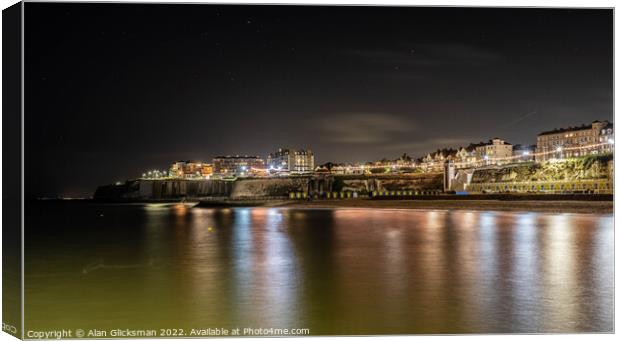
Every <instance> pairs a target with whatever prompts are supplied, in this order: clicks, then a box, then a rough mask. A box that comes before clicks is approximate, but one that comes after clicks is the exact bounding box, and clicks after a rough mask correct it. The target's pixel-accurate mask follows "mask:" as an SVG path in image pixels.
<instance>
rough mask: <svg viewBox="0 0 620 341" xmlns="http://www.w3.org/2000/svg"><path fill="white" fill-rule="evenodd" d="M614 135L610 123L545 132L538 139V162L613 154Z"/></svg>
mask: <svg viewBox="0 0 620 341" xmlns="http://www.w3.org/2000/svg"><path fill="white" fill-rule="evenodd" d="M613 134H614V133H613V124H612V123H609V122H608V121H602V122H601V121H594V122H592V123H591V124H589V125H585V124H582V125H581V126H577V127H567V128H559V129H554V130H549V131H544V132H542V133H540V134H538V136H537V138H536V161H537V162H543V161H547V160H552V159H561V158H570V157H579V156H585V155H589V154H599V153H610V152H613V143H614V140H613Z"/></svg>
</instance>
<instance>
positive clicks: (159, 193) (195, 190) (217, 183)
mask: <svg viewBox="0 0 620 341" xmlns="http://www.w3.org/2000/svg"><path fill="white" fill-rule="evenodd" d="M232 185H233V184H232V182H231V181H224V180H191V181H190V180H128V181H126V182H125V183H123V184H120V185H104V186H99V187H98V188H97V190H96V191H95V195H94V199H97V200H112V201H138V200H175V199H183V198H188V199H193V198H201V197H211V196H214V197H224V196H228V195H229V194H230V192H231V189H232V187H233V186H232Z"/></svg>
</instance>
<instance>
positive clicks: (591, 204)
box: [278, 199, 614, 214]
mask: <svg viewBox="0 0 620 341" xmlns="http://www.w3.org/2000/svg"><path fill="white" fill-rule="evenodd" d="M278 206H281V207H295V208H369V209H390V208H392V209H393V208H399V209H402V208H410V209H440V210H478V211H528V212H550V213H598V214H610V213H613V210H614V204H613V201H535V200H523V201H503V200H368V199H346V200H315V201H291V202H286V203H283V204H281V205H278Z"/></svg>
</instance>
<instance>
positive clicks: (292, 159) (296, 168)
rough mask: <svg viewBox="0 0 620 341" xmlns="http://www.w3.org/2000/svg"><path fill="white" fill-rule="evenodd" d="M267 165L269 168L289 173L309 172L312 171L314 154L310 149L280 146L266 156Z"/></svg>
mask: <svg viewBox="0 0 620 341" xmlns="http://www.w3.org/2000/svg"><path fill="white" fill-rule="evenodd" d="M267 166H268V167H269V169H271V170H277V171H284V172H289V173H311V172H313V171H314V154H313V153H312V151H311V150H304V149H298V150H295V149H284V148H280V149H278V151H277V152H275V153H271V154H269V156H267Z"/></svg>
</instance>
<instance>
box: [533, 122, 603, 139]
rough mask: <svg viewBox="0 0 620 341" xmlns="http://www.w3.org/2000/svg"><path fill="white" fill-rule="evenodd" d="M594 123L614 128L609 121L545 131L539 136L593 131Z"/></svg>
mask: <svg viewBox="0 0 620 341" xmlns="http://www.w3.org/2000/svg"><path fill="white" fill-rule="evenodd" d="M593 123H603V125H604V127H613V123H609V122H608V121H603V122H600V121H594V122H592V123H590V124H588V125H585V124H582V125H580V126H574V127H567V128H555V129H553V130H548V131H543V132H542V133H540V134H538V136H543V135H553V134H560V133H565V132H569V131H579V130H590V129H592V124H593Z"/></svg>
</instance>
